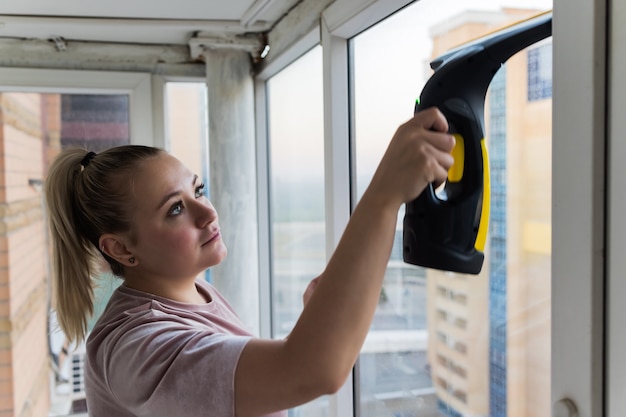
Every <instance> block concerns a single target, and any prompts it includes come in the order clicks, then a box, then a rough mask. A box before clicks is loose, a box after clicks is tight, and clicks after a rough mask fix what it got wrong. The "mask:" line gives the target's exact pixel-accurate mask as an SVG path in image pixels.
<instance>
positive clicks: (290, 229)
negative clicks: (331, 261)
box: [267, 46, 326, 416]
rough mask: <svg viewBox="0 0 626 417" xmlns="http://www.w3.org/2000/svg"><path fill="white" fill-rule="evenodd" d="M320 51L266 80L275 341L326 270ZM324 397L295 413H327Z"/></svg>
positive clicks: (289, 328)
mask: <svg viewBox="0 0 626 417" xmlns="http://www.w3.org/2000/svg"><path fill="white" fill-rule="evenodd" d="M322 90H323V84H322V50H321V47H319V46H318V47H315V48H314V49H312V50H311V51H310V52H308V53H307V54H305V55H303V56H302V57H300V58H299V59H298V60H296V61H295V62H293V63H292V64H291V65H289V66H288V67H287V68H285V69H284V70H282V71H281V72H280V73H278V74H277V75H275V76H274V77H272V78H271V79H270V80H268V82H267V95H268V125H269V154H270V157H269V158H270V160H269V169H270V194H271V196H270V219H271V231H270V233H271V241H272V244H271V265H272V277H271V280H272V329H273V336H274V337H277V338H283V337H285V336H286V335H287V334H288V333H289V332H290V331H291V329H292V328H293V325H294V324H295V322H296V320H297V318H298V316H299V315H300V312H301V311H302V295H303V294H304V290H305V288H306V286H307V285H308V283H309V282H310V281H311V279H313V278H315V277H316V276H317V275H318V274H319V273H320V272H321V271H322V270H323V269H324V266H325V263H326V262H325V261H326V252H325V222H324V135H323V127H324V126H323V124H324V122H323V99H322ZM324 401H325V400H324V399H321V400H318V401H316V402H314V403H311V404H309V405H306V406H303V407H300V409H297V410H292V411H291V414H290V415H292V416H304V415H306V416H323V415H325V414H320V413H322V411H319V412H314V411H313V410H317V409H318V408H319V409H322V406H320V404H321V403H323V402H324Z"/></svg>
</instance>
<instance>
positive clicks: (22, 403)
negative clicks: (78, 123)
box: [0, 93, 58, 417]
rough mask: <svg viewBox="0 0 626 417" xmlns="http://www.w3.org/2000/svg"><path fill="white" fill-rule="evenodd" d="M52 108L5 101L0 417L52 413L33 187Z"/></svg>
mask: <svg viewBox="0 0 626 417" xmlns="http://www.w3.org/2000/svg"><path fill="white" fill-rule="evenodd" d="M54 100H55V96H45V95H40V94H31V93H1V94H0V417H9V416H11V417H38V416H41V417H44V416H47V415H48V410H49V408H50V399H49V383H48V380H49V370H50V368H49V361H48V340H47V331H46V330H47V326H46V324H47V307H48V297H47V295H48V290H47V288H48V282H47V278H46V275H47V253H46V239H45V226H44V218H43V206H42V193H41V187H40V186H38V185H37V184H35V185H33V184H31V183H30V180H42V179H43V175H44V169H45V165H47V162H48V161H49V160H50V157H51V156H50V155H48V154H47V152H48V147H47V146H44V144H45V143H47V141H48V135H44V133H43V132H44V128H47V122H46V120H47V119H50V120H51V121H52V122H51V125H52V127H53V128H54V123H55V120H58V114H56V115H55V114H54V112H55V107H54V106H51V107H49V108H51V109H52V110H50V111H51V112H52V116H53V117H52V118H46V117H43V116H44V114H43V113H42V108H44V107H43V104H44V101H51V102H52V103H53V104H54ZM57 100H58V99H57ZM56 108H57V109H58V105H57V107H56ZM56 111H57V112H58V110H56ZM57 130H58V122H57ZM53 131H54V129H53ZM52 136H53V137H54V136H55V135H54V134H52ZM56 137H57V138H58V135H56Z"/></svg>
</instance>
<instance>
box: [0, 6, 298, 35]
mask: <svg viewBox="0 0 626 417" xmlns="http://www.w3.org/2000/svg"><path fill="white" fill-rule="evenodd" d="M300 1H301V0H173V1H165V0H106V1H98V0H20V1H2V2H1V3H0V38H21V39H63V40H83V41H97V42H124V43H151V44H152V43H156V44H187V42H188V40H189V38H190V37H191V36H193V34H194V33H196V32H214V33H222V32H228V33H231V34H232V33H235V34H236V33H245V32H263V31H266V30H268V29H269V28H271V27H272V25H273V24H274V23H276V22H277V21H278V20H279V19H280V18H281V17H282V16H283V15H284V14H285V13H287V12H288V11H289V10H290V9H291V8H292V7H293V6H294V5H295V4H297V3H299V2H300Z"/></svg>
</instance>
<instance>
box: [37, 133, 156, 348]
mask: <svg viewBox="0 0 626 417" xmlns="http://www.w3.org/2000/svg"><path fill="white" fill-rule="evenodd" d="M162 152H163V151H162V150H161V149H158V148H152V147H148V146H139V145H125V146H119V147H115V148H110V149H107V150H105V151H103V152H102V153H99V154H94V153H88V152H87V151H85V150H84V149H67V150H64V151H62V152H61V154H60V155H59V156H58V157H57V158H56V159H55V160H54V162H53V163H52V165H51V167H50V171H49V173H48V177H47V178H46V184H45V194H46V205H47V210H48V218H49V224H50V234H51V239H52V264H53V265H52V266H53V283H54V285H53V288H54V297H55V300H56V310H57V317H58V321H59V326H60V327H61V330H62V331H63V332H64V333H65V335H66V337H67V338H68V339H69V340H71V341H74V340H75V341H82V340H84V338H85V335H86V333H87V321H88V319H89V318H90V316H91V315H92V314H93V308H94V291H93V281H92V276H94V275H95V274H96V273H97V272H98V268H97V262H98V260H99V259H101V257H100V256H104V258H105V259H106V260H107V262H108V263H109V265H110V266H111V270H112V272H113V273H114V274H115V275H117V276H120V277H123V276H124V267H123V266H122V265H121V264H120V263H118V262H116V261H115V260H114V259H112V258H109V257H108V256H106V255H104V254H103V253H101V252H100V248H99V247H98V241H99V239H100V236H102V234H104V233H119V232H131V236H132V221H131V216H132V199H131V198H130V197H131V194H130V187H129V184H130V183H131V179H132V175H133V172H134V171H135V170H136V169H137V167H138V164H139V163H140V162H141V161H143V160H144V159H146V158H151V157H154V156H156V155H158V154H160V153H162Z"/></svg>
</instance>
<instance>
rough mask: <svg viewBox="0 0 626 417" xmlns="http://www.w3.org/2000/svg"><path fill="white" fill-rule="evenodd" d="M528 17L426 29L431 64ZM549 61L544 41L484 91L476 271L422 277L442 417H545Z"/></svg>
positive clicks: (464, 18) (480, 15) (508, 15)
mask: <svg viewBox="0 0 626 417" xmlns="http://www.w3.org/2000/svg"><path fill="white" fill-rule="evenodd" d="M532 15H533V13H532V12H531V11H528V10H515V9H504V10H502V12H497V13H485V12H471V11H469V12H464V13H463V14H460V15H458V16H457V17H456V18H454V19H451V20H448V21H446V22H444V23H442V24H441V25H439V26H436V27H435V28H433V30H432V32H431V33H432V35H433V45H434V49H433V58H434V57H436V56H438V55H440V54H442V53H443V52H445V51H447V50H449V49H451V48H453V47H456V46H458V45H459V44H461V43H465V42H467V40H468V39H475V38H478V37H480V36H483V35H484V34H487V33H490V32H493V31H495V30H498V29H499V28H502V27H505V26H507V25H508V24H510V23H511V22H516V21H519V20H522V19H524V18H525V17H530V16H532ZM551 54H552V49H551V44H550V41H549V40H547V41H544V42H539V43H537V44H536V45H532V46H530V47H529V48H527V49H525V50H523V51H521V52H520V53H518V54H516V55H515V56H513V57H512V58H510V59H509V60H508V61H507V63H506V64H505V66H504V67H503V68H502V69H501V70H500V71H499V73H498V74H497V75H496V76H495V77H494V79H493V81H492V84H491V86H490V90H489V92H488V96H487V104H486V108H485V125H486V126H485V130H486V139H487V147H488V149H489V154H490V158H489V159H490V172H491V219H490V227H489V234H488V241H489V244H488V249H487V251H486V259H485V263H484V266H483V270H482V271H481V273H480V274H479V275H477V276H473V275H462V274H454V273H449V272H442V271H435V270H428V271H427V285H428V314H427V316H428V333H429V339H428V340H429V342H428V357H429V363H430V365H431V372H432V379H433V385H434V386H435V389H436V392H437V397H438V402H439V410H440V412H441V413H442V414H443V415H445V416H450V417H460V416H489V417H541V416H545V415H546V414H548V413H549V412H550V411H549V410H550V385H549V381H550V378H549V377H548V375H549V370H550V253H551V246H550V245H551V244H550V230H551V229H550V223H551V210H550V205H549V201H550V195H551V187H550V183H551V95H552V94H551V92H552V90H551V86H552V75H551V71H552V66H551V57H552V56H551ZM546 202H548V203H546Z"/></svg>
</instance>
